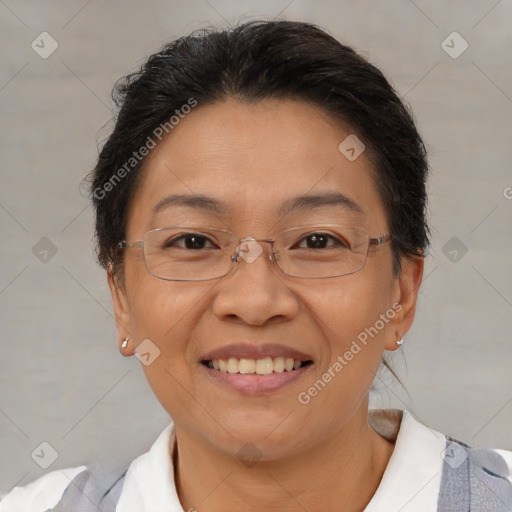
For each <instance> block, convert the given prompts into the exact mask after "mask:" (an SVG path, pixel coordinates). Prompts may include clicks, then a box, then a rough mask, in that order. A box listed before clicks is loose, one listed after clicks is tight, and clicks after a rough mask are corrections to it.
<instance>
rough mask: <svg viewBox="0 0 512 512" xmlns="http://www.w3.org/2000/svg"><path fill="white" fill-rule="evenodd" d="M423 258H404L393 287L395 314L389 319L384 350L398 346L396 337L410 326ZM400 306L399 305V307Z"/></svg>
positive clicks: (420, 277) (401, 335) (421, 274)
mask: <svg viewBox="0 0 512 512" xmlns="http://www.w3.org/2000/svg"><path fill="white" fill-rule="evenodd" d="M423 267H424V258H422V257H412V258H410V257H409V258H404V259H403V261H402V269H401V272H400V275H399V276H398V277H397V278H396V280H395V285H394V289H393V305H395V304H396V305H397V306H396V307H395V306H394V307H393V309H394V310H395V312H396V314H395V317H394V318H393V319H392V320H391V321H390V326H389V329H388V331H389V337H388V339H386V347H385V348H386V350H396V349H397V348H398V345H397V343H396V342H397V339H399V338H402V337H403V336H405V334H406V333H407V331H408V330H409V329H410V328H411V325H412V322H413V320H414V315H415V313H416V302H417V299H418V292H419V289H420V284H421V280H422V278H423ZM400 306H401V307H400Z"/></svg>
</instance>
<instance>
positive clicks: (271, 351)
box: [201, 343, 313, 361]
mask: <svg viewBox="0 0 512 512" xmlns="http://www.w3.org/2000/svg"><path fill="white" fill-rule="evenodd" d="M230 357H235V358H237V359H263V358H265V357H292V358H293V359H297V360H299V361H312V359H313V358H312V357H311V356H309V355H307V354H304V352H301V351H300V350H297V349H295V348H290V347H286V346H285V345H279V344H275V343H260V344H258V345H250V344H248V343H233V344H231V345H225V346H224V347H220V348H217V349H215V350H212V351H211V352H208V353H207V354H205V355H204V356H203V357H201V360H202V361H213V360H215V359H223V360H227V359H229V358H230Z"/></svg>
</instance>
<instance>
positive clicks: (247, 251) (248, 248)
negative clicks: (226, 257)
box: [236, 237, 263, 263]
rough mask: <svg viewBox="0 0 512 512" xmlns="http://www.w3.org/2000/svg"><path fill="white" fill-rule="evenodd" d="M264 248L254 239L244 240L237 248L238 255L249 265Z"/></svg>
mask: <svg viewBox="0 0 512 512" xmlns="http://www.w3.org/2000/svg"><path fill="white" fill-rule="evenodd" d="M262 252H263V247H261V245H260V244H259V243H258V242H257V241H256V239H254V238H252V237H247V238H244V239H243V240H242V241H241V242H240V244H239V245H238V247H237V248H236V254H237V256H238V257H239V258H243V259H244V260H245V261H246V262H247V263H252V262H253V261H254V260H255V259H256V258H257V257H258V256H259V255H260V254H261V253H262Z"/></svg>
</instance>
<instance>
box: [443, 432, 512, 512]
mask: <svg viewBox="0 0 512 512" xmlns="http://www.w3.org/2000/svg"><path fill="white" fill-rule="evenodd" d="M508 475H509V469H508V466H507V463H506V462H505V460H504V459H503V457H502V456H501V455H499V454H498V453H496V452H494V451H492V450H489V449H485V448H472V447H470V446H468V445H467V444H465V443H463V442H462V441H458V440H456V439H453V438H451V437H448V436H446V451H445V455H444V462H443V474H442V476H441V488H440V490H439V500H438V502H437V512H510V511H512V483H510V481H509V480H508V479H507V477H508Z"/></svg>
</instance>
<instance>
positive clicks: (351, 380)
mask: <svg viewBox="0 0 512 512" xmlns="http://www.w3.org/2000/svg"><path fill="white" fill-rule="evenodd" d="M350 134H351V132H350V130H349V129H347V128H346V127H343V126H342V125H341V124H340V123H337V122H335V121H334V120H333V119H331V118H330V117H329V116H327V115H326V114H325V112H323V111H322V110H321V109H320V108H318V107H315V106H312V105H309V104H307V103H305V102H300V101H283V100H265V101H263V102H261V103H259V104H256V105H248V104H244V103H239V102H237V101H235V100H232V99H229V100H227V101H226V102H224V103H215V104H211V105H206V106H201V105H199V106H198V107H196V109H195V110H193V111H192V112H191V113H190V114H188V115H187V116H186V117H185V118H184V119H182V120H181V121H180V123H179V124H178V125H177V126H175V127H174V129H173V131H172V132H171V133H170V136H168V137H167V138H166V139H164V140H163V142H162V143H161V144H160V145H159V146H157V147H156V148H155V149H153V150H152V152H151V153H150V154H149V155H148V157H147V159H146V162H145V167H144V171H143V172H144V174H143V176H142V180H141V184H140V187H139V188H138V189H137V193H136V195H135V197H134V200H133V202H132V205H131V209H130V213H129V221H128V228H127V237H126V239H127V240H128V241H135V240H140V239H141V238H142V237H143V235H144V234H145V233H146V232H147V231H149V230H152V229H156V228H163V227H167V226H177V225H185V226H194V227H202V226H208V227H217V228H219V229H226V230H229V231H232V232H234V233H237V234H238V235H240V238H244V237H249V236H251V237H254V238H256V239H258V238H272V237H273V236H274V235H276V234H278V233H279V232H281V231H283V230H285V229H288V228H292V227H297V226H303V225H311V224H340V225H345V226H350V227H355V228H362V229H365V230H366V231H367V232H368V234H369V235H370V237H376V236H380V235H384V234H387V233H388V225H387V221H386V215H385V210H384V207H383V205H382V201H381V198H380V197H379V194H378V192H377V189H376V186H375V183H374V181H373V179H372V177H371V163H370V161H369V159H368V158H367V155H366V152H363V153H362V154H361V155H360V156H359V157H358V158H356V159H355V160H353V161H352V159H349V158H347V157H346V156H345V155H344V154H343V153H342V152H341V151H340V150H339V149H338V146H339V145H340V143H341V142H342V141H344V140H345V139H346V137H347V136H349V135H350ZM348 155H349V156H351V154H350V152H349V153H348ZM336 192H337V193H340V194H343V195H344V196H345V197H346V198H348V199H349V200H350V201H351V202H352V203H354V204H355V205H357V207H355V208H350V207H348V206H347V203H346V201H345V202H340V203H337V204H330V205H327V204H324V205H321V204H316V205H313V204H312V203H308V202H303V206H302V207H301V208H297V209H294V210H292V211H289V212H287V213H286V214H283V213H282V212H281V213H280V208H281V207H282V206H283V204H284V203H287V204H289V201H290V200H292V199H294V198H296V197H299V196H304V195H321V194H332V193H336ZM174 194H179V195H183V196H191V195H204V196H208V197H210V198H212V199H213V200H215V201H218V202H219V203H222V205H224V208H223V209H219V210H218V211H214V210H213V209H212V208H200V207H199V206H198V205H197V203H196V204H195V205H194V204H188V205H184V204H168V205H167V206H166V207H164V208H161V209H159V210H158V212H156V213H155V212H154V209H155V206H156V205H157V204H158V203H160V202H161V201H162V200H163V199H165V198H167V197H169V196H171V195H174ZM210 206H211V204H210ZM261 247H262V249H263V253H262V254H261V255H260V256H259V257H258V258H256V259H255V260H254V261H252V262H248V261H246V260H244V259H241V260H240V262H239V263H238V264H237V266H236V268H235V269H234V270H233V271H232V272H231V273H230V274H228V275H226V276H225V277H222V278H220V279H214V280H209V281H198V282H177V281H165V280H162V279H158V278H156V277H154V276H153V275H151V274H150V273H149V272H148V270H147V269H146V266H145V265H144V260H143V253H142V249H140V248H133V249H127V250H126V252H125V255H124V256H125V260H124V275H125V287H124V288H119V287H118V286H116V285H115V282H114V281H113V280H112V278H111V277H110V278H109V283H110V285H111V289H112V292H113V297H114V303H115V311H116V317H117V321H118V328H119V335H120V338H121V339H122V338H124V337H126V336H129V337H130V340H131V343H132V344H133V345H132V349H134V348H135V347H136V346H137V345H138V344H140V343H141V342H142V341H143V340H150V341H151V343H152V344H153V345H151V347H153V350H154V346H156V347H157V348H158V350H159V351H160V354H159V355H158V357H156V358H155V359H154V360H153V359H152V358H153V357H154V355H152V356H151V361H152V362H151V363H150V364H148V365H147V366H146V365H144V366H143V369H144V372H145V374H146V377H147V379H148V381H149V383H150V385H151V387H152V389H153V391H154V393H155V395H156V396H157V398H158V399H159V401H160V402H161V404H162V405H163V407H164V408H165V409H166V411H167V412H168V413H169V414H170V416H171V417H172V419H173V420H174V423H175V425H176V429H177V431H178V429H182V430H186V431H187V432H188V433H189V434H191V435H194V436H197V438H200V439H201V440H202V441H204V442H207V443H211V445H213V446H216V447H217V448H219V449H220V450H222V451H224V452H226V453H229V454H231V455H233V454H236V453H237V452H238V451H239V450H240V449H241V448H242V447H243V446H244V445H246V443H248V442H250V443H252V444H254V445H255V446H257V447H258V450H259V451H260V452H261V454H262V456H263V457H266V458H269V459H270V458H275V457H280V456H284V455H287V454H291V453H293V452H294V451H297V450H305V449H307V448H308V447H312V446H314V445H315V444H316V443H320V442H321V441H323V440H324V439H326V437H329V436H334V435H336V433H338V432H340V431H341V429H343V427H344V425H345V424H346V423H347V422H348V421H349V420H350V418H353V417H354V415H355V414H363V412H362V411H364V414H366V408H367V402H366V400H367V395H368V390H369V387H370V385H371V383H372V381H373V379H374V377H375V374H376V372H377V369H378V367H379V364H380V361H381V357H382V353H383V351H384V349H385V348H387V349H388V350H394V349H395V348H396V340H397V337H399V336H400V335H401V334H402V335H403V334H405V332H407V330H408V328H409V326H410V324H411V322H412V318H413V316H414V306H415V299H416V294H417V288H418V286H419V281H420V279H421V272H422V263H421V261H417V262H413V261H406V262H405V263H404V267H403V272H402V275H401V277H400V278H397V277H395V276H393V273H392V254H391V249H390V244H384V245H383V246H381V247H380V248H379V249H378V250H375V249H374V248H371V249H370V254H369V256H368V260H367V262H366V265H365V267H364V268H363V269H362V270H361V271H359V272H357V273H355V274H351V275H345V276H341V277H334V278H328V279H301V278H296V277H289V276H286V275H284V274H283V273H281V272H280V270H279V269H278V268H277V267H276V266H274V265H275V264H274V263H272V262H271V261H270V260H269V258H268V255H269V244H266V243H262V244H261ZM397 304H400V305H399V306H398V305H397ZM393 305H395V306H393ZM364 333H366V336H365V334H364ZM363 340H365V341H364V342H363ZM146 343H148V342H146ZM354 343H355V344H354ZM214 351H219V352H217V354H212V353H213V352H214ZM154 353H155V354H156V353H157V352H156V351H155V352H154ZM286 356H290V357H292V358H294V359H300V360H302V361H305V360H309V361H311V363H310V364H307V365H306V366H304V367H302V368H301V369H299V370H293V371H287V370H284V371H283V372H277V371H274V372H272V373H271V374H269V375H254V374H247V375H241V374H238V375H235V374H229V373H223V372H221V371H219V370H215V369H212V368H208V366H207V365H205V363H204V361H205V360H209V359H210V358H214V359H216V358H222V359H228V358H229V357H233V358H235V360H236V361H238V360H239V359H249V360H253V359H254V360H257V359H263V358H266V357H286ZM146 357H147V356H146ZM340 358H341V359H340ZM243 364H244V365H248V366H247V368H249V369H250V368H251V365H252V362H251V361H249V362H248V363H247V362H245V363H243ZM260 364H261V363H260ZM279 365H280V363H279V362H277V367H276V369H279ZM263 366H264V365H263ZM244 368H245V366H244ZM329 376H330V378H329ZM319 381H321V382H320V383H319ZM315 383H316V387H315Z"/></svg>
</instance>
